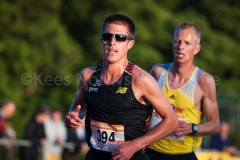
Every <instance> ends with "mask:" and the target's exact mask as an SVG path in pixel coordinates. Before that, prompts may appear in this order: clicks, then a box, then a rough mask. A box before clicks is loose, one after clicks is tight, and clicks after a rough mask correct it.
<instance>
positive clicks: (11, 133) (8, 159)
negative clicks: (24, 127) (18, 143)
mask: <svg viewBox="0 0 240 160" xmlns="http://www.w3.org/2000/svg"><path fill="white" fill-rule="evenodd" d="M2 138H3V139H6V140H16V132H15V130H14V129H13V128H12V125H11V123H10V122H6V123H5V129H4V131H3V133H2ZM2 151H3V152H2V155H3V158H1V159H2V160H12V159H13V155H14V152H15V146H14V145H12V144H11V143H10V144H7V145H5V146H3V150H2Z"/></svg>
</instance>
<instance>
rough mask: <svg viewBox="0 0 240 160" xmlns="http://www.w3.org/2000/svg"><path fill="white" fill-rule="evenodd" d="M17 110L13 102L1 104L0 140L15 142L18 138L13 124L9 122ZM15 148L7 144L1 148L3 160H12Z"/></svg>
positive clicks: (8, 101)
mask: <svg viewBox="0 0 240 160" xmlns="http://www.w3.org/2000/svg"><path fill="white" fill-rule="evenodd" d="M15 110H16V105H15V103H14V102H13V101H11V100H5V101H3V102H2V104H1V108H0V138H2V139H6V140H13V139H15V138H16V133H15V131H14V129H13V128H12V126H11V124H10V123H9V122H7V119H9V118H11V117H12V116H13V115H14V113H15ZM13 152H14V146H13V145H11V144H9V145H8V144H7V145H5V146H1V154H0V155H1V157H0V159H1V160H11V159H12V155H13V154H14V153H13Z"/></svg>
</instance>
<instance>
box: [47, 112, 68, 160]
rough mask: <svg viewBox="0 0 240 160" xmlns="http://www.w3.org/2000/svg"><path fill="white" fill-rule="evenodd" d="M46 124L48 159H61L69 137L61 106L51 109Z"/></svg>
mask: <svg viewBox="0 0 240 160" xmlns="http://www.w3.org/2000/svg"><path fill="white" fill-rule="evenodd" d="M44 125H45V131H46V137H47V141H46V142H47V143H46V145H45V149H44V152H45V153H44V154H45V157H46V160H61V159H62V157H61V155H62V147H63V144H64V143H65V140H66V138H67V133H66V128H65V126H64V123H63V121H62V111H61V109H60V108H59V107H55V108H53V109H52V110H51V113H50V116H49V117H48V118H47V119H46V121H45V122H44Z"/></svg>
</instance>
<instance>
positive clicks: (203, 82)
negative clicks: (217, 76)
mask: <svg viewBox="0 0 240 160" xmlns="http://www.w3.org/2000/svg"><path fill="white" fill-rule="evenodd" d="M198 84H199V86H200V87H201V89H202V90H203V92H204V93H209V92H211V91H214V92H215V90H216V86H215V81H214V78H213V76H212V75H210V74H209V73H207V72H204V71H203V72H202V73H201V74H200V75H199V78H198Z"/></svg>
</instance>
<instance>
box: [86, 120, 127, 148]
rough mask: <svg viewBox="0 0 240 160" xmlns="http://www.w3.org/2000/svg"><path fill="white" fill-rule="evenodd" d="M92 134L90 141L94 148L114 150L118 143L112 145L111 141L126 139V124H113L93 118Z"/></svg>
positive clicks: (91, 124)
mask: <svg viewBox="0 0 240 160" xmlns="http://www.w3.org/2000/svg"><path fill="white" fill-rule="evenodd" d="M90 126H91V130H92V136H91V138H90V143H91V145H92V147H93V148H95V149H98V150H101V151H106V152H113V151H115V150H117V149H118V146H117V145H110V144H109V143H108V142H109V141H124V140H125V139H124V126H123V125H113V124H108V123H105V122H99V121H95V120H91V123H90Z"/></svg>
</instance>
